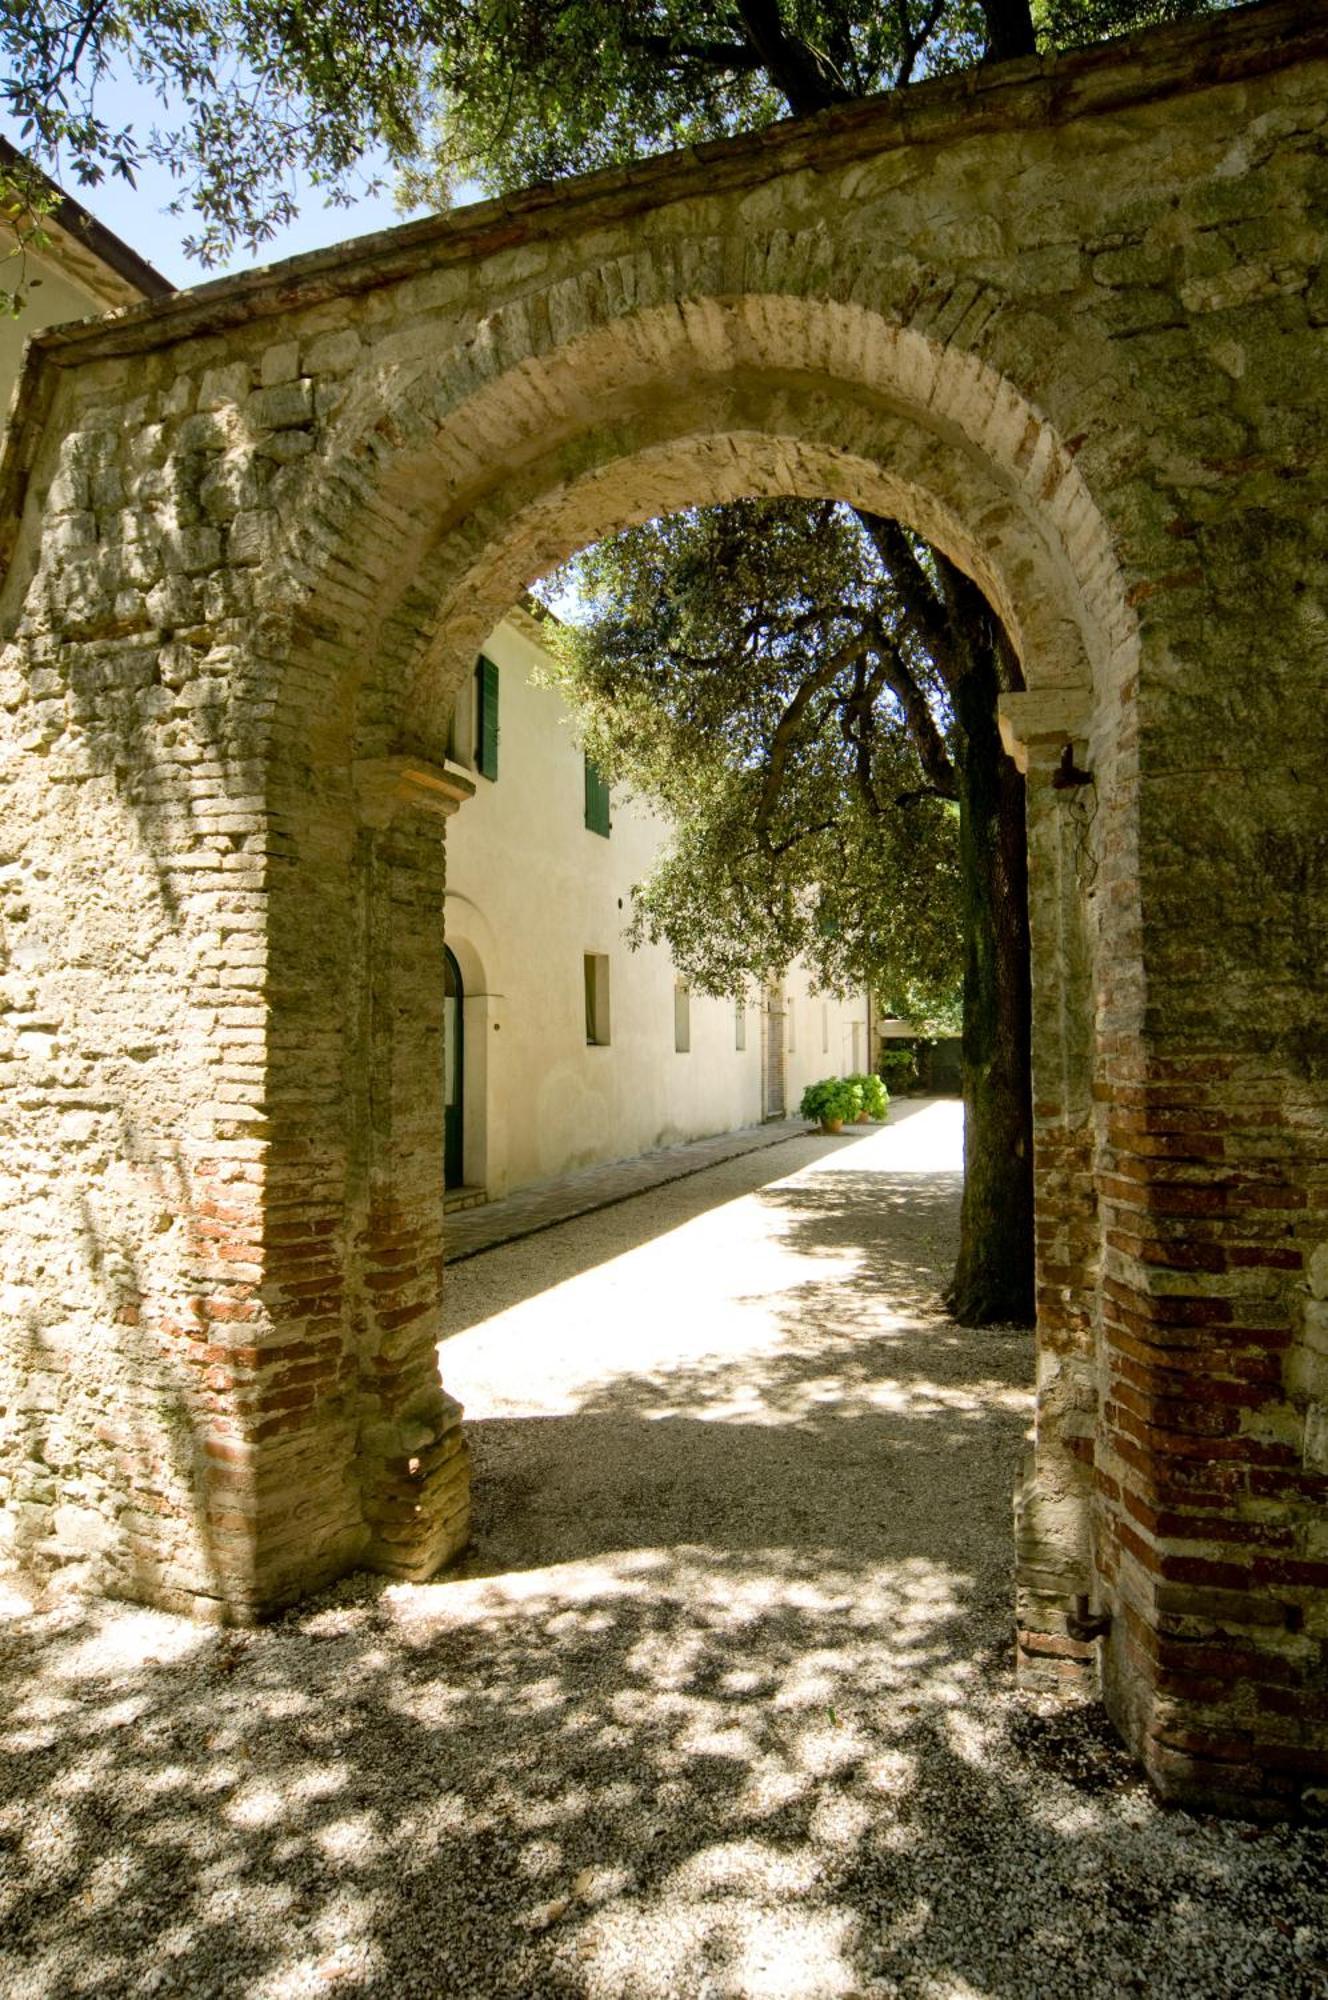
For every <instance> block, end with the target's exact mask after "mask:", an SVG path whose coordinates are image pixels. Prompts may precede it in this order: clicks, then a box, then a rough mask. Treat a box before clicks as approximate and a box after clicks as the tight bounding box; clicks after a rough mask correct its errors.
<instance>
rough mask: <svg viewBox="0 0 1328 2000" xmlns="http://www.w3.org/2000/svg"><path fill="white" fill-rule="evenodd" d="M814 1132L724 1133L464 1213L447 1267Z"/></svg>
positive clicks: (775, 1128) (454, 1230) (792, 1126)
mask: <svg viewBox="0 0 1328 2000" xmlns="http://www.w3.org/2000/svg"><path fill="white" fill-rule="evenodd" d="M811 1129H812V1128H811V1127H809V1126H808V1124H807V1121H806V1120H805V1119H804V1118H781V1119H772V1120H770V1121H769V1122H767V1123H766V1124H764V1125H744V1126H740V1127H739V1129H738V1130H737V1131H736V1132H717V1133H715V1135H714V1136H713V1138H709V1139H693V1140H690V1141H689V1142H688V1143H687V1144H686V1145H683V1146H661V1147H658V1148H657V1149H656V1150H655V1151H654V1152H650V1153H639V1154H638V1155H637V1156H636V1158H635V1159H632V1160H609V1161H606V1162H605V1163H604V1164H603V1165H602V1166H597V1167H583V1168H581V1169H580V1170H579V1172H577V1173H574V1174H564V1175H562V1176H561V1177H560V1178H559V1179H558V1180H556V1181H542V1182H541V1183H540V1185H539V1186H538V1187H532V1188H521V1189H519V1190H518V1192H517V1193H516V1194H509V1195H505V1196H504V1197H503V1199H502V1200H501V1201H490V1202H484V1203H483V1204H481V1205H480V1206H478V1207H473V1208H461V1209H456V1210H454V1211H453V1212H452V1213H450V1214H449V1215H448V1218H447V1230H446V1240H447V1261H448V1263H449V1264H460V1263H461V1262H462V1261H463V1260H464V1259H465V1258H467V1257H478V1256H479V1254H480V1252H481V1251H482V1250H493V1249H495V1248H496V1247H497V1246H498V1244H500V1243H515V1242H516V1240H517V1239H518V1237H521V1236H534V1235H535V1234H536V1233H537V1232H538V1231H539V1230H541V1229H554V1228H556V1227H557V1225H558V1224H559V1223H560V1222H570V1221H571V1220H572V1218H573V1217H574V1216H577V1215H590V1214H592V1213H593V1212H594V1211H595V1210H596V1209H599V1208H612V1207H614V1206H615V1205H616V1204H617V1203H618V1202H620V1201H631V1200H632V1198H633V1196H634V1195H639V1194H647V1193H649V1191H650V1190H651V1188H657V1187H666V1186H667V1185H668V1183H669V1182H670V1181H680V1180H684V1179H685V1178H686V1177H687V1175H688V1174H700V1173H704V1172H705V1170H706V1168H707V1167H717V1166H720V1165H722V1163H723V1162H724V1161H725V1160H738V1159H741V1158H742V1157H743V1155H744V1154H746V1153H759V1152H761V1151H763V1150H764V1149H765V1148H766V1147H768V1146H779V1145H782V1144H783V1143H784V1141H785V1140H787V1139H800V1138H802V1137H804V1136H805V1134H806V1133H807V1132H808V1131H809V1130H811ZM871 1129H872V1128H871V1127H870V1126H869V1125H864V1126H861V1127H858V1128H855V1129H854V1130H852V1131H850V1132H848V1133H846V1134H841V1137H848V1138H855V1137H865V1135H866V1134H867V1133H868V1132H869V1131H870V1130H871Z"/></svg>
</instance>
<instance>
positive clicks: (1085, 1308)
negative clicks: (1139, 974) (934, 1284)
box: [1000, 688, 1099, 1687]
mask: <svg viewBox="0 0 1328 2000" xmlns="http://www.w3.org/2000/svg"><path fill="white" fill-rule="evenodd" d="M1090 702H1091V695H1090V693H1089V691H1088V690H1087V689H1080V688H1067V689H1045V690H1038V691H1036V692H1028V693H1018V694H1009V695H1004V696H1002V698H1001V718H1000V719H1001V734H1002V737H1003V739H1004V742H1005V746H1006V749H1007V750H1008V751H1009V753H1010V755H1011V756H1013V757H1014V759H1015V762H1016V763H1017V764H1018V766H1019V768H1020V770H1021V771H1022V772H1023V773H1024V776H1025V778H1026V780H1027V795H1026V796H1027V807H1026V810H1027V821H1028V842H1029V869H1028V876H1029V933H1030V941H1031V949H1032V971H1033V1172H1034V1182H1035V1190H1036V1215H1037V1252H1036V1254H1037V1265H1036V1277H1037V1326H1038V1341H1037V1415H1036V1428H1035V1437H1034V1443H1033V1445H1032V1446H1031V1448H1030V1450H1029V1451H1028V1453H1027V1456H1026V1459H1025V1463H1024V1466H1023V1468H1022V1471H1021V1475H1020V1479H1019V1484H1018V1488H1017V1491H1016V1494H1015V1540H1016V1614H1015V1616H1016V1629H1017V1635H1018V1639H1017V1643H1018V1667H1019V1677H1020V1680H1021V1682H1022V1683H1023V1684H1024V1685H1025V1686H1032V1687H1061V1686H1065V1685H1067V1684H1070V1685H1082V1684H1085V1683H1087V1684H1091V1682H1092V1678H1093V1671H1094V1648H1093V1646H1092V1645H1091V1643H1089V1642H1088V1640H1087V1639H1086V1638H1085V1637H1084V1636H1083V1633H1084V1612H1085V1608H1086V1605H1087V1602H1088V1598H1089V1595H1090V1579H1091V1576H1092V1548H1091V1539H1092V1537H1091V1525H1092V1507H1093V1439H1094V1429H1095V1423H1096V1409H1097V1394H1096V1385H1095V1380H1094V1365H1093V1354H1094V1321H1095V1313H1096V1294H1097V1282H1098V1265H1099V1256H1098V1213H1097V1200H1096V1194H1095V1189H1094V1179H1093V1145H1094V1135H1093V1012H1092V1009H1093V995H1092V968H1091V952H1090V941H1089V933H1088V925H1087V897H1088V894H1089V892H1090V890H1091V888H1092V872H1093V866H1094V864H1093V860H1092V852H1093V850H1092V840H1091V831H1092V819H1093V814H1094V810H1095V788H1094V785H1093V784H1092V782H1091V781H1089V782H1086V783H1085V782H1082V775H1083V773H1084V762H1085V758H1086V742H1085V738H1086V733H1087V726H1088V716H1089V708H1090ZM1067 746H1068V747H1069V750H1070V756H1071V763H1072V766H1073V772H1074V773H1075V774H1078V775H1076V776H1075V777H1074V778H1073V780H1072V781H1069V782H1067V778H1068V777H1069V773H1067V771H1066V769H1065V767H1064V765H1063V758H1064V753H1065V750H1066V748H1067Z"/></svg>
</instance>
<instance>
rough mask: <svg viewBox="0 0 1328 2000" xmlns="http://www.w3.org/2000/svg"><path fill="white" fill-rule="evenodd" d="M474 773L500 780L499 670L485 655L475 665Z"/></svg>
mask: <svg viewBox="0 0 1328 2000" xmlns="http://www.w3.org/2000/svg"><path fill="white" fill-rule="evenodd" d="M475 769H476V770H477V771H478V772H479V774H480V776H481V777H482V778H496V777H497V776H498V669H497V667H496V666H495V665H494V663H493V661H492V660H489V659H486V658H485V656H484V654H483V653H481V654H480V656H479V659H478V660H477V661H476V662H475Z"/></svg>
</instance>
